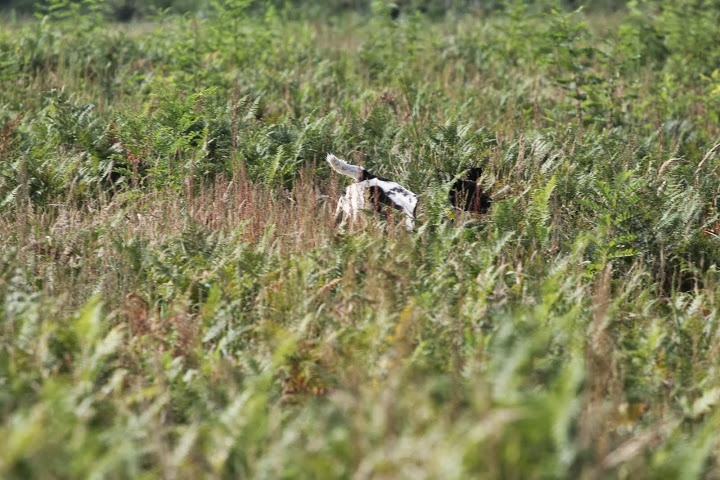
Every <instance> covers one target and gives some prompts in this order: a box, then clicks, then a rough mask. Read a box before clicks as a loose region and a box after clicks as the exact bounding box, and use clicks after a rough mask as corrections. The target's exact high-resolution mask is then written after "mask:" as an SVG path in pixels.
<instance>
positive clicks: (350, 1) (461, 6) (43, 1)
mask: <svg viewBox="0 0 720 480" xmlns="http://www.w3.org/2000/svg"><path fill="white" fill-rule="evenodd" d="M218 1H219V2H224V3H227V2H228V1H230V2H232V1H237V2H240V3H242V4H244V5H247V6H248V7H250V8H251V9H253V10H256V11H258V12H261V11H263V10H265V9H266V8H268V7H270V6H273V7H275V8H282V9H285V8H291V9H294V10H295V11H300V12H304V13H306V14H307V15H308V16H322V15H336V14H340V13H344V12H357V13H367V12H370V11H372V10H373V9H376V10H377V9H378V7H379V6H380V7H379V8H383V7H387V11H388V15H391V16H392V17H393V18H397V17H400V16H401V15H407V14H412V13H416V12H419V13H422V14H425V15H429V16H432V17H441V16H443V15H445V14H446V13H448V12H453V13H467V12H484V13H488V12H492V11H494V10H498V9H502V8H504V7H506V6H507V5H508V4H528V5H536V6H546V5H549V4H552V5H554V6H555V5H561V6H563V7H565V8H568V9H576V8H578V7H580V6H581V5H583V6H585V7H586V8H590V9H592V10H616V9H618V8H621V7H623V6H624V5H625V4H626V3H627V0H595V1H592V2H590V1H582V0H556V1H548V0H395V1H378V0H327V1H324V2H317V1H316V0H0V12H5V13H4V14H7V12H13V13H15V14H17V15H33V14H38V13H39V14H42V13H44V12H46V11H47V10H48V9H49V8H50V7H51V6H57V5H58V4H67V5H69V4H92V5H93V6H96V7H97V6H98V5H102V6H103V7H104V9H105V10H106V11H107V14H108V16H109V17H110V18H111V19H113V20H117V21H131V20H137V19H142V18H143V17H146V16H148V15H152V14H154V13H157V12H170V13H179V14H183V13H189V12H193V13H200V14H202V13H203V12H206V11H209V10H211V9H212V8H213V5H214V4H215V3H218Z"/></svg>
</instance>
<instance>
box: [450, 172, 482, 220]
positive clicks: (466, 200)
mask: <svg viewBox="0 0 720 480" xmlns="http://www.w3.org/2000/svg"><path fill="white" fill-rule="evenodd" d="M481 176H482V168H479V167H474V168H471V169H470V170H469V171H468V173H467V174H466V175H465V176H464V177H463V178H459V179H458V180H456V181H455V183H454V184H453V186H452V188H451V189H450V193H449V194H448V200H449V201H450V203H451V204H452V205H453V206H454V207H456V208H460V209H462V210H465V211H466V212H474V213H486V212H487V211H488V209H489V208H490V205H491V204H492V198H490V195H488V194H487V193H485V192H483V189H482V186H480V185H478V183H477V181H478V180H479V179H480V177H481Z"/></svg>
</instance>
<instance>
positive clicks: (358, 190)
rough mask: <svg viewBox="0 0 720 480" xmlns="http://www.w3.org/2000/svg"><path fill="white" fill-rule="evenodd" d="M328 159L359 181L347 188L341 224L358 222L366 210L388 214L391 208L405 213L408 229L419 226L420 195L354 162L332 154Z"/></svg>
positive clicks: (340, 206) (342, 200) (340, 205)
mask: <svg viewBox="0 0 720 480" xmlns="http://www.w3.org/2000/svg"><path fill="white" fill-rule="evenodd" d="M327 161H328V163H329V164H330V167H332V169H333V170H335V171H336V172H338V173H340V174H342V175H347V176H348V177H351V178H354V179H355V180H356V181H357V183H353V184H350V185H349V186H348V187H347V189H346V190H345V195H343V196H342V197H340V200H339V201H338V206H337V210H336V215H337V216H338V217H339V216H340V215H342V222H341V224H340V225H341V226H342V225H345V224H346V223H347V222H348V221H355V220H356V219H357V216H358V214H359V213H360V212H362V211H363V210H369V211H372V212H375V213H379V214H383V215H385V214H387V209H388V208H390V209H392V210H397V211H399V212H401V213H402V214H403V215H404V216H405V226H406V227H407V228H408V230H412V229H413V228H415V209H416V208H417V204H418V196H417V195H416V194H414V193H413V192H411V191H410V190H408V189H406V188H405V187H403V186H401V185H399V184H398V183H395V182H393V181H392V180H388V179H387V178H382V177H378V176H377V175H373V174H372V173H370V172H368V171H367V170H365V169H364V168H363V167H360V166H357V165H350V164H349V163H347V162H345V161H344V160H341V159H339V158H337V157H336V156H335V155H333V154H332V153H330V154H328V156H327Z"/></svg>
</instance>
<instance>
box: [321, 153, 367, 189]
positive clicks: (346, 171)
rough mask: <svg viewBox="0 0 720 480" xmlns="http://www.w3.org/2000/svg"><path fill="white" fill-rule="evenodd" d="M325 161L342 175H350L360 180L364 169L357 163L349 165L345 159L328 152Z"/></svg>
mask: <svg viewBox="0 0 720 480" xmlns="http://www.w3.org/2000/svg"><path fill="white" fill-rule="evenodd" d="M327 161H328V163H329V164H330V167H332V169H333V170H335V171H336V172H338V173H340V174H342V175H347V176H348V177H352V178H354V179H355V180H357V181H358V182H359V181H360V180H362V176H363V171H365V170H364V169H363V168H362V167H358V166H357V165H350V164H349V163H347V162H346V161H344V160H341V159H339V158H337V157H336V156H335V155H333V154H332V153H328V156H327Z"/></svg>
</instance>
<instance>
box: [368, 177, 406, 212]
mask: <svg viewBox="0 0 720 480" xmlns="http://www.w3.org/2000/svg"><path fill="white" fill-rule="evenodd" d="M376 178H377V177H376ZM368 192H369V197H370V202H371V203H372V204H373V210H375V211H376V212H382V211H383V209H384V207H392V208H394V209H396V210H402V207H401V206H400V205H398V204H397V203H395V202H393V201H392V199H391V198H390V197H389V196H388V194H387V193H386V192H385V190H383V189H382V188H380V187H378V186H370V187H369V188H368Z"/></svg>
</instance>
